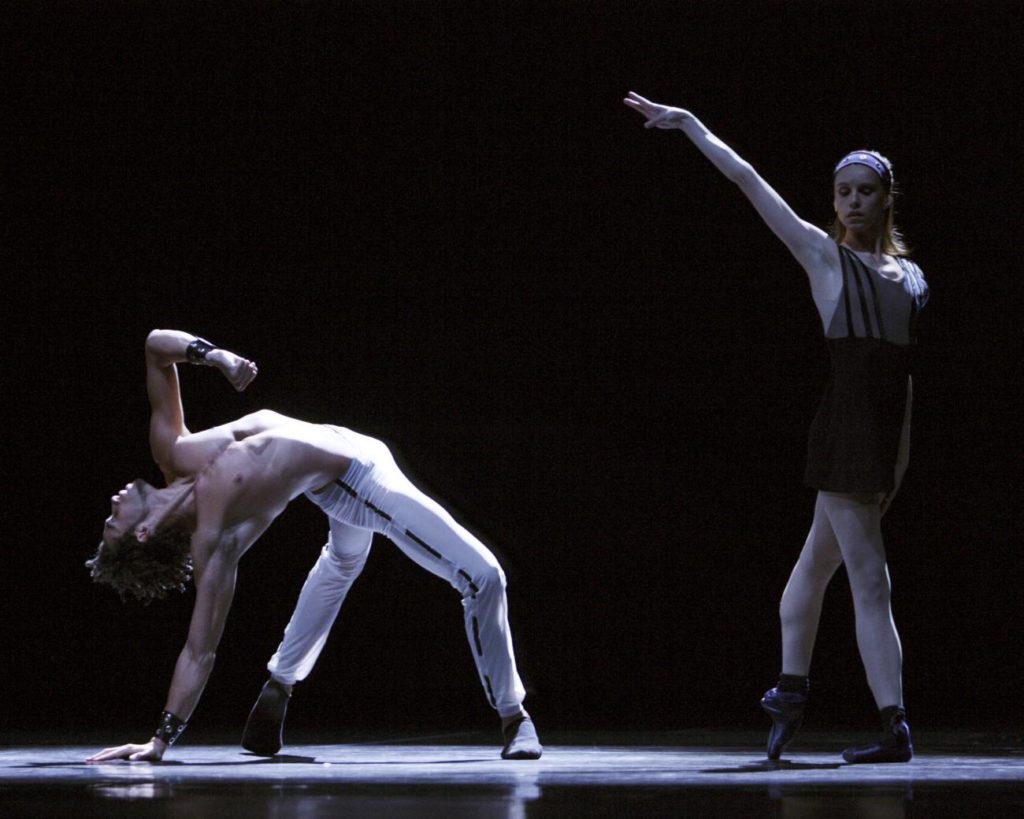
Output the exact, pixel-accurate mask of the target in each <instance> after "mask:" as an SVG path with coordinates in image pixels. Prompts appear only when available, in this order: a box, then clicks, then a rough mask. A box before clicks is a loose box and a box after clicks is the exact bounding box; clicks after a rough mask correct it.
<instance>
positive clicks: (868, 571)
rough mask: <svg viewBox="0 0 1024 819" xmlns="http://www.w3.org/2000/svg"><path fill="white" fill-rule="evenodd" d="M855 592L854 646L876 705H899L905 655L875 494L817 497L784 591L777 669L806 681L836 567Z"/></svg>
mask: <svg viewBox="0 0 1024 819" xmlns="http://www.w3.org/2000/svg"><path fill="white" fill-rule="evenodd" d="M844 563H845V564H846V573H847V576H848V578H849V581H850V591H851V592H852V594H853V608H854V613H855V615H856V621H857V646H858V647H859V649H860V656H861V660H862V662H863V663H864V670H865V672H866V673H867V678H868V685H869V686H870V687H871V693H872V694H873V695H874V698H875V702H876V703H877V704H878V707H879V708H884V707H886V706H889V705H900V706H902V705H903V683H902V667H903V653H902V649H901V647H900V638H899V635H898V634H897V633H896V624H895V623H894V622H893V619H892V608H891V605H890V600H891V583H890V579H889V568H888V566H887V565H886V562H885V547H884V545H883V543H882V528H881V513H880V511H879V499H878V497H877V496H876V495H861V494H845V493H837V492H819V493H818V497H817V500H816V502H815V505H814V521H813V522H812V524H811V531H810V532H809V533H808V535H807V541H806V543H805V544H804V548H803V550H802V551H801V552H800V557H799V559H798V560H797V562H796V566H794V567H793V572H792V574H791V575H790V577H789V582H788V583H787V584H786V590H785V591H784V592H783V593H782V602H781V604H780V606H779V614H780V617H781V620H782V672H783V673H784V674H794V675H800V676H807V673H808V671H809V669H810V665H811V655H812V653H813V652H814V640H815V637H816V636H817V633H818V621H819V619H820V617H821V604H822V600H823V598H824V596H825V589H826V588H827V587H828V584H829V581H830V580H831V579H832V576H833V575H834V574H835V572H836V569H838V568H839V566H840V565H841V564H844Z"/></svg>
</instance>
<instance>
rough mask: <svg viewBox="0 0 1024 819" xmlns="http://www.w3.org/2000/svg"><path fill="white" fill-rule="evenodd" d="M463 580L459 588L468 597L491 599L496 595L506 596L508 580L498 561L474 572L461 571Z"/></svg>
mask: <svg viewBox="0 0 1024 819" xmlns="http://www.w3.org/2000/svg"><path fill="white" fill-rule="evenodd" d="M459 577H460V580H461V581H462V582H461V583H459V588H460V590H461V591H462V596H463V597H464V598H467V599H474V600H475V599H479V598H483V599H489V598H493V597H495V596H504V594H505V589H506V587H507V586H508V582H507V580H506V578H505V572H504V571H503V570H502V568H501V566H499V565H498V564H497V563H493V564H488V565H487V566H486V567H484V568H483V569H479V570H477V571H476V572H474V573H473V574H469V572H466V571H459Z"/></svg>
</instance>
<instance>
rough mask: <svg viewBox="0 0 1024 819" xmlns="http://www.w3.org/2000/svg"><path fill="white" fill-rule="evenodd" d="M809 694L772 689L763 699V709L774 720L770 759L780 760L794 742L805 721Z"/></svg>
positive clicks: (770, 737) (771, 732)
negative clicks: (785, 749) (784, 751)
mask: <svg viewBox="0 0 1024 819" xmlns="http://www.w3.org/2000/svg"><path fill="white" fill-rule="evenodd" d="M805 705H807V694H805V693H800V692H797V691H779V689H778V688H771V689H769V690H768V691H766V692H765V694H764V696H763V697H761V707H762V708H763V709H764V710H765V711H767V712H768V716H770V717H771V718H772V727H771V730H770V731H769V732H768V758H769V759H778V758H779V757H780V756H782V751H783V749H784V748H785V747H786V746H787V745H789V743H790V742H792V740H793V737H795V736H796V732H797V731H798V730H800V724H801V723H802V722H803V721H804V706H805Z"/></svg>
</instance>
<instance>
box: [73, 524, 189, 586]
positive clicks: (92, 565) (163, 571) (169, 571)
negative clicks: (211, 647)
mask: <svg viewBox="0 0 1024 819" xmlns="http://www.w3.org/2000/svg"><path fill="white" fill-rule="evenodd" d="M191 541H192V534H191V532H189V531H188V529H185V528H181V527H178V528H172V529H167V530H164V531H158V532H156V533H155V534H154V535H152V536H151V537H149V538H147V539H146V542H145V543H141V542H140V541H139V540H138V538H136V537H135V535H134V534H130V533H129V534H127V535H125V536H124V537H123V538H121V540H120V541H118V542H117V543H116V544H114V545H113V546H108V545H107V544H106V543H104V542H103V541H100V545H99V548H97V549H96V554H94V555H93V556H92V557H91V558H90V559H89V560H87V561H86V562H85V565H86V567H87V568H88V569H89V574H90V575H91V577H92V579H93V581H94V582H96V583H106V584H107V585H108V586H110V587H112V588H113V589H114V591H116V592H117V593H118V595H120V597H121V599H122V600H124V599H125V598H126V597H127V596H128V595H129V594H130V595H132V596H133V597H134V598H135V599H136V600H141V601H142V602H143V603H144V604H147V605H148V604H149V603H151V602H153V601H154V600H163V599H164V598H165V597H167V595H168V593H169V592H172V591H179V592H183V591H185V584H186V583H188V581H189V580H190V579H191V578H192V556H191V555H190V554H189V547H190V546H191Z"/></svg>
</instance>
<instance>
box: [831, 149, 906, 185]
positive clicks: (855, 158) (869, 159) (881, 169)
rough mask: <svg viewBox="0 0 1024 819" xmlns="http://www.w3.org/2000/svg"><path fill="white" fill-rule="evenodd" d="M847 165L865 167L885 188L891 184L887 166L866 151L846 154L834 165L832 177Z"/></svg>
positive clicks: (890, 175)
mask: <svg viewBox="0 0 1024 819" xmlns="http://www.w3.org/2000/svg"><path fill="white" fill-rule="evenodd" d="M847 165H866V166H867V167H869V168H871V170H873V171H874V172H875V173H877V174H878V175H879V176H880V177H881V178H882V182H884V183H885V186H886V187H887V188H888V187H889V186H890V185H891V184H892V172H891V171H890V170H889V166H888V165H887V164H886V163H884V162H883V161H882V160H881V159H879V158H878V157H877V156H875V154H873V153H869V152H868V151H854V152H853V153H849V154H847V155H846V156H844V157H843V158H842V159H840V160H839V164H838V165H836V169H835V170H834V171H832V176H835V175H836V174H837V173H839V172H840V171H841V170H842V169H843V168H845V167H846V166H847Z"/></svg>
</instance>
